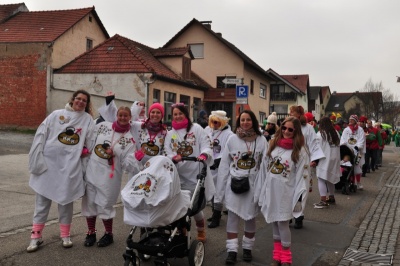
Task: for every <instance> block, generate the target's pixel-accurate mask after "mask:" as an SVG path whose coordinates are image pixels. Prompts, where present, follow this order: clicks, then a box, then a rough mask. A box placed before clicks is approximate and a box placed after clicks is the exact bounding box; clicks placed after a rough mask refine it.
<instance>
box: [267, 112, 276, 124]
mask: <svg viewBox="0 0 400 266" xmlns="http://www.w3.org/2000/svg"><path fill="white" fill-rule="evenodd" d="M267 123H271V124H274V125H276V124H277V123H278V117H277V116H276V113H275V112H272V114H271V115H270V116H268V118H267Z"/></svg>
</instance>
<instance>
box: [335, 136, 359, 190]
mask: <svg viewBox="0 0 400 266" xmlns="http://www.w3.org/2000/svg"><path fill="white" fill-rule="evenodd" d="M345 156H348V157H349V158H350V160H348V161H347V162H346V163H344V162H343V160H344V157H345ZM340 159H341V160H342V161H341V164H340V168H341V171H342V175H341V176H340V181H339V182H338V183H337V184H335V188H336V189H341V190H342V193H343V194H345V195H349V192H356V191H357V186H356V185H355V183H354V165H355V164H357V163H358V162H357V161H356V160H357V159H358V154H354V153H353V149H352V148H350V147H349V146H347V145H345V144H344V145H340Z"/></svg>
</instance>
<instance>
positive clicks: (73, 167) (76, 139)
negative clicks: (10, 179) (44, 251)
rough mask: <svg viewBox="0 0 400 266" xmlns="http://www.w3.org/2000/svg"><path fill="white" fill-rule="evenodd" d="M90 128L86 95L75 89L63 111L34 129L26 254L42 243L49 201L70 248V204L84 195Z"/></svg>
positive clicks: (88, 102)
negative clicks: (32, 205)
mask: <svg viewBox="0 0 400 266" xmlns="http://www.w3.org/2000/svg"><path fill="white" fill-rule="evenodd" d="M93 127H94V121H93V118H92V116H91V104H90V94H89V93H88V92H86V91H84V90H78V91H76V92H74V93H73V95H72V98H71V99H70V101H69V103H67V105H66V106H65V109H61V110H56V111H54V112H52V113H51V114H50V115H49V116H48V117H47V118H46V119H45V120H44V121H43V122H42V124H41V125H40V126H39V128H38V129H37V131H36V135H35V138H34V140H33V143H32V147H31V150H30V152H29V171H30V172H31V176H30V180H29V185H30V187H31V188H32V189H33V190H34V191H35V192H36V203H35V213H34V216H33V225H32V234H31V242H30V245H29V246H28V248H27V251H28V252H34V251H36V250H37V249H38V248H39V246H40V245H41V244H42V243H43V241H42V231H43V228H44V225H45V222H46V220H47V216H48V214H49V211H50V206H51V202H52V201H55V202H56V203H58V212H59V222H60V232H61V238H62V245H63V247H65V248H69V247H72V241H71V239H70V229H71V222H72V214H73V202H74V201H75V200H77V199H79V198H80V197H82V196H83V194H84V192H85V185H84V180H83V170H84V169H83V164H82V161H81V154H82V151H83V150H84V147H85V148H86V149H90V148H91V147H90V139H91V136H92V134H93Z"/></svg>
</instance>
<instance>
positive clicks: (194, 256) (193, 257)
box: [188, 239, 204, 266]
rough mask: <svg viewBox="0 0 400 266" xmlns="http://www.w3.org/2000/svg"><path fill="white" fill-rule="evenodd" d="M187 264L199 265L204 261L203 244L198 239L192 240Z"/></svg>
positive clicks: (191, 265)
mask: <svg viewBox="0 0 400 266" xmlns="http://www.w3.org/2000/svg"><path fill="white" fill-rule="evenodd" d="M188 259H189V265H190V266H201V265H203V261H204V244H203V242H200V241H199V240H197V239H196V240H193V242H192V244H191V245H190V250H189V257H188Z"/></svg>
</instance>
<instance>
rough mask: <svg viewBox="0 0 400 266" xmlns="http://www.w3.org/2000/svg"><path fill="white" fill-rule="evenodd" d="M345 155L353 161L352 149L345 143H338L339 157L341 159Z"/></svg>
mask: <svg viewBox="0 0 400 266" xmlns="http://www.w3.org/2000/svg"><path fill="white" fill-rule="evenodd" d="M346 155H348V156H350V162H351V163H354V160H355V158H354V157H355V155H354V153H353V149H352V148H350V147H349V146H347V145H346V144H342V145H340V159H342V160H343V157H344V156H346Z"/></svg>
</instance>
